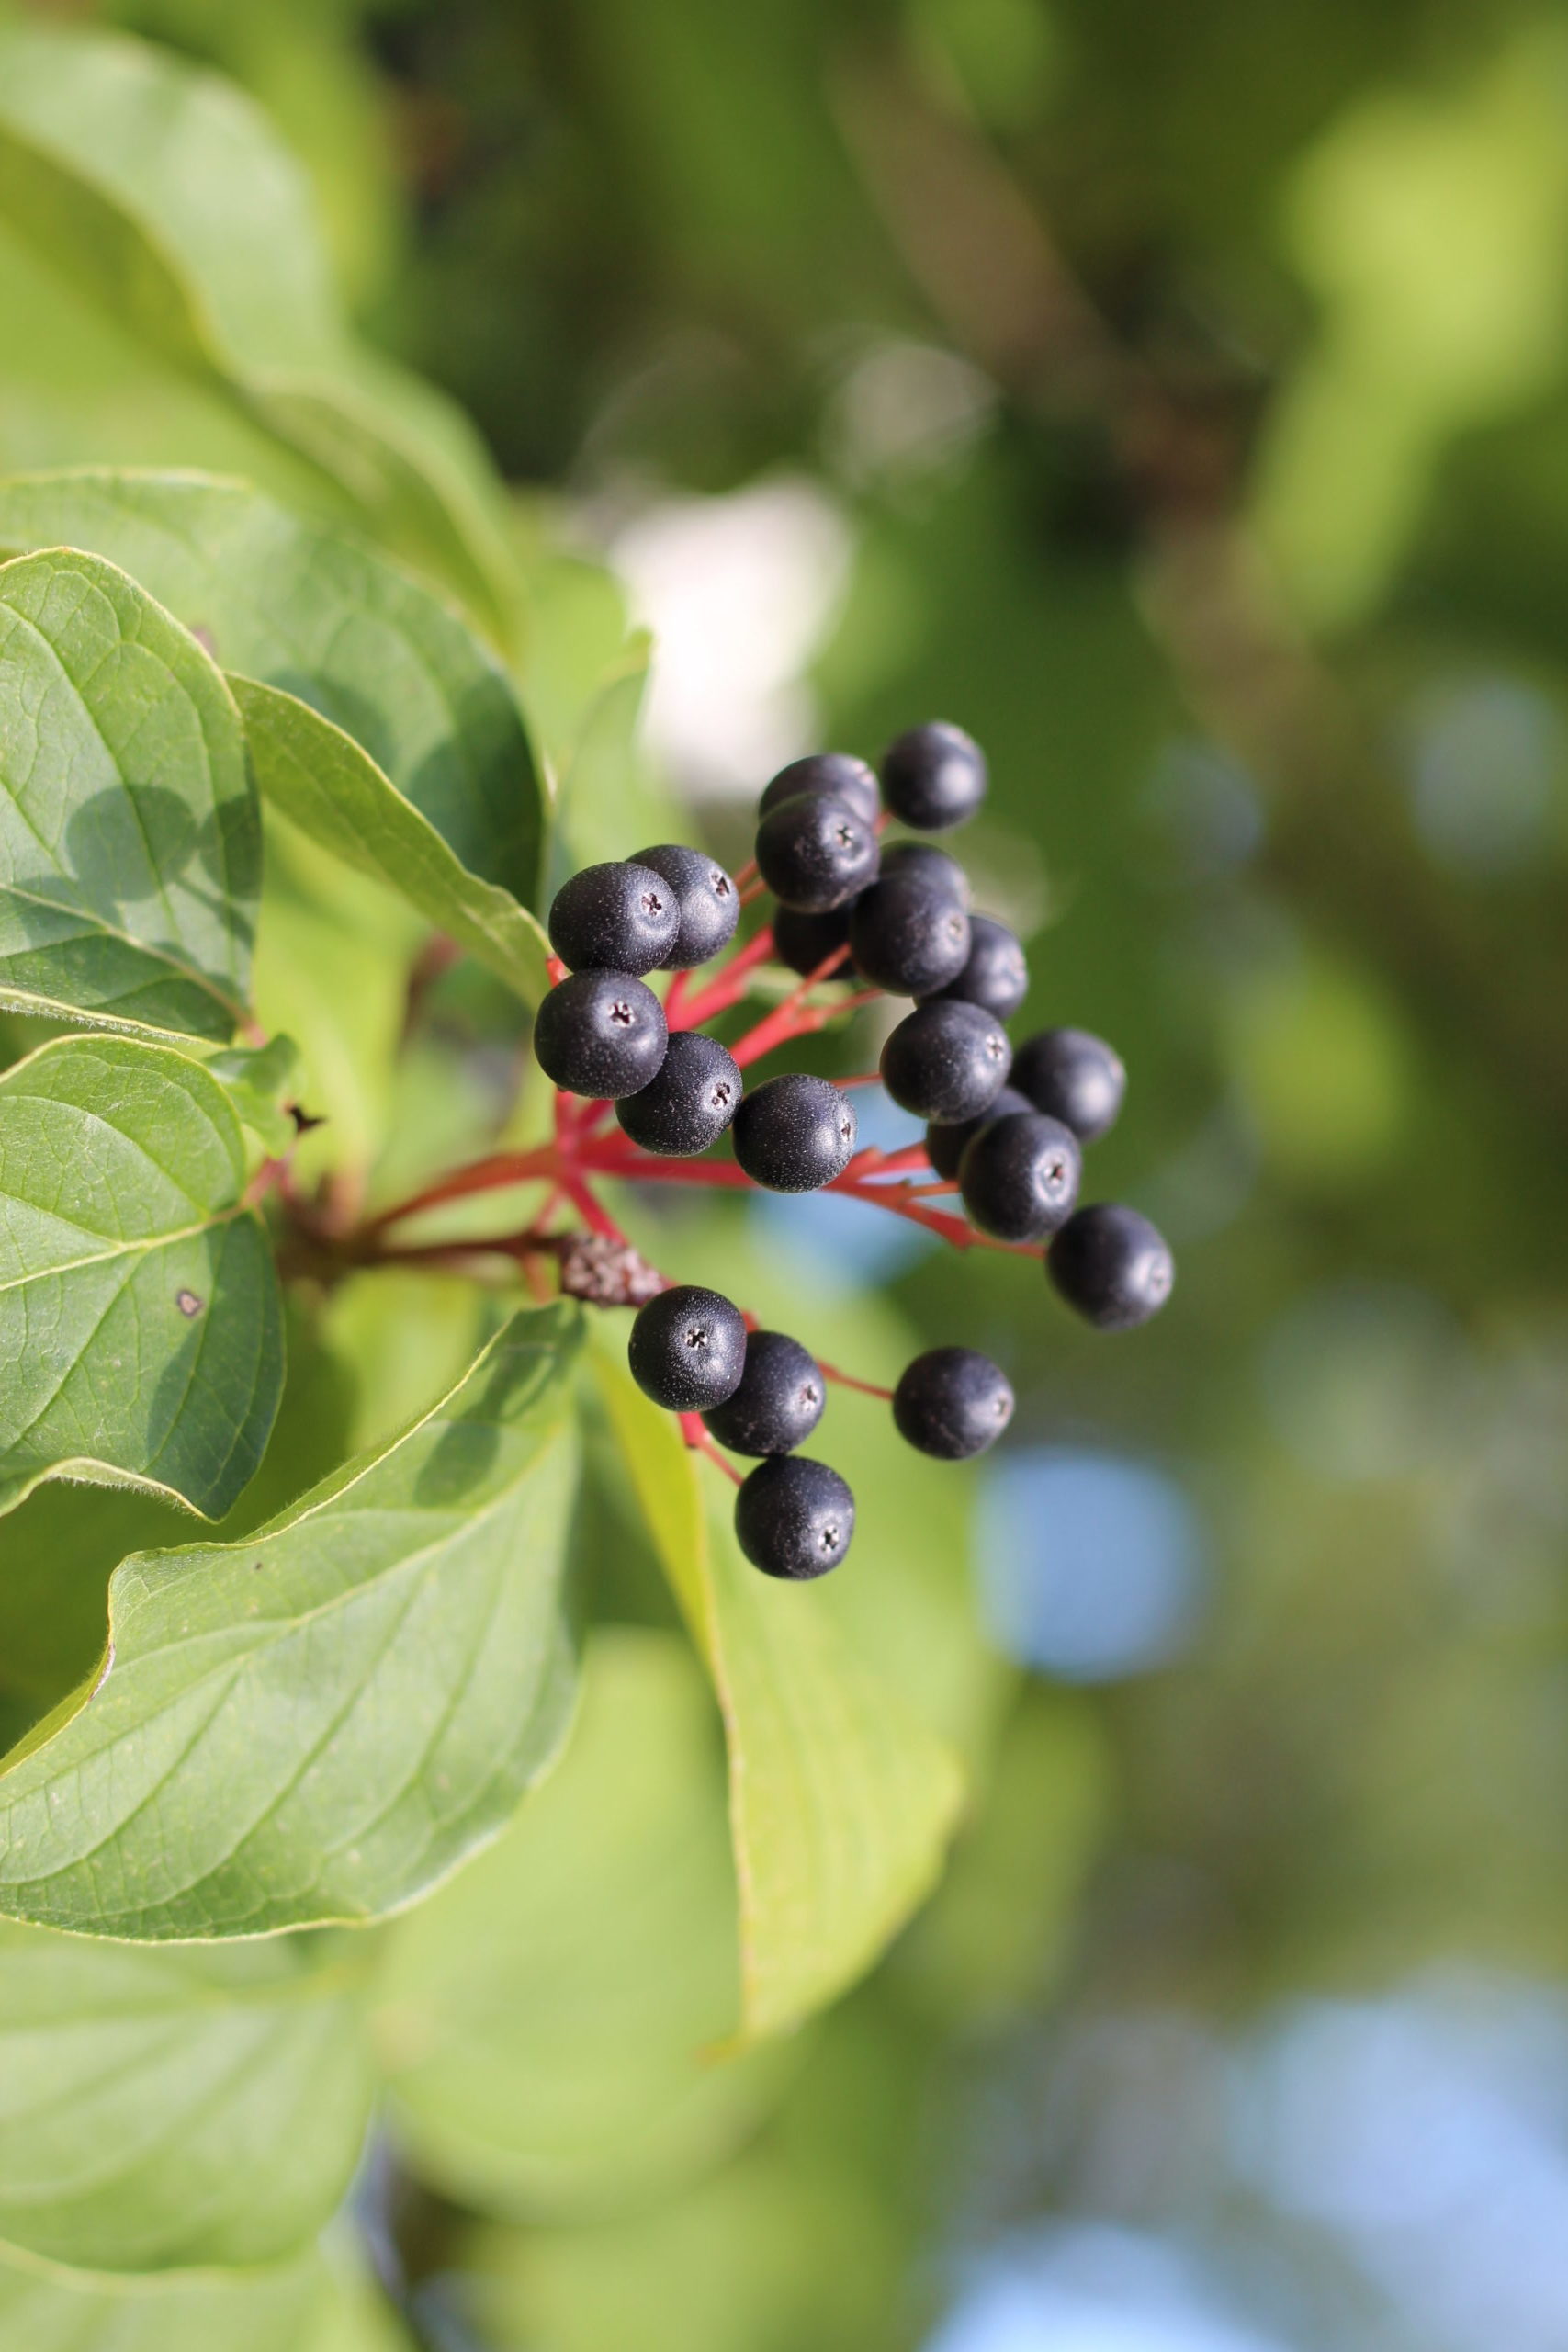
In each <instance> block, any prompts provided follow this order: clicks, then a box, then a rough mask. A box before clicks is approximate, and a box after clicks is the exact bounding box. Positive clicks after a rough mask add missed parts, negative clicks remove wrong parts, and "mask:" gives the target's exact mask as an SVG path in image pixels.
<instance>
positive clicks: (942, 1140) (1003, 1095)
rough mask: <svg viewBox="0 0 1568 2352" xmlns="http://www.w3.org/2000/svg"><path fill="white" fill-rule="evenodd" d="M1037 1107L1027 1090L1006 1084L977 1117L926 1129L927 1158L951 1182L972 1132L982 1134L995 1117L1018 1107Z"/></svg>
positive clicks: (1002, 1116)
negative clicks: (1021, 1090)
mask: <svg viewBox="0 0 1568 2352" xmlns="http://www.w3.org/2000/svg"><path fill="white" fill-rule="evenodd" d="M1033 1108H1034V1105H1033V1103H1032V1102H1031V1101H1030V1100H1029V1097H1028V1095H1027V1094H1021V1093H1020V1092H1019V1091H1018V1090H1017V1088H1016V1087H1013V1086H1004V1087H1003V1088H1002V1091H1001V1092H1000V1093H999V1094H998V1096H997V1098H996V1100H995V1102H994V1103H990V1104H989V1106H988V1107H987V1109H986V1110H984V1111H982V1112H981V1114H980V1115H979V1117H978V1118H977V1119H963V1120H960V1122H959V1123H958V1125H956V1126H953V1125H946V1124H943V1125H936V1124H935V1123H934V1122H933V1124H932V1125H931V1126H929V1127H928V1128H927V1129H926V1158H927V1159H929V1160H930V1161H931V1169H932V1171H933V1173H934V1174H936V1175H938V1176H942V1177H945V1178H946V1179H947V1180H948V1182H952V1180H953V1177H954V1176H956V1175H957V1173H958V1163H959V1161H960V1160H961V1159H963V1157H964V1150H965V1148H966V1147H967V1145H968V1142H969V1138H970V1136H976V1135H978V1134H979V1132H980V1129H981V1128H982V1127H983V1126H985V1125H987V1124H988V1122H989V1121H990V1120H992V1119H1006V1118H1010V1117H1011V1116H1012V1114H1014V1113H1015V1112H1017V1111H1032V1110H1033Z"/></svg>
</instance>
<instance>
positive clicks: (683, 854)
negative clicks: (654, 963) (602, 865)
mask: <svg viewBox="0 0 1568 2352" xmlns="http://www.w3.org/2000/svg"><path fill="white" fill-rule="evenodd" d="M636 863H637V865H646V866H647V867H648V869H649V873H652V874H658V875H661V876H662V877H663V878H664V880H665V881H666V882H667V883H668V884H669V885H670V888H671V890H672V891H673V892H674V894H675V917H676V930H675V944H674V945H673V946H672V947H671V949H670V951H669V953H668V954H667V955H665V956H661V957H660V965H659V968H660V971H661V972H688V971H690V970H691V968H692V967H693V965H694V964H705V963H706V962H707V960H708V958H709V956H716V955H717V954H718V951H719V949H720V948H721V947H728V944H729V943H730V941H731V940H732V939H733V938H734V936H735V926H736V924H737V923H738V922H739V920H740V893H739V890H738V889H737V888H736V887H735V877H734V876H733V875H732V874H727V873H726V872H725V870H724V868H723V866H722V865H719V864H718V863H717V861H716V859H714V858H711V857H705V856H704V854H703V853H702V851H701V850H698V849H683V848H682V846H681V844H680V842H660V844H659V846H658V848H657V849H639V850H638V852H637V858H636Z"/></svg>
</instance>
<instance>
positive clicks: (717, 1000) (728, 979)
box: [664, 929, 773, 1029]
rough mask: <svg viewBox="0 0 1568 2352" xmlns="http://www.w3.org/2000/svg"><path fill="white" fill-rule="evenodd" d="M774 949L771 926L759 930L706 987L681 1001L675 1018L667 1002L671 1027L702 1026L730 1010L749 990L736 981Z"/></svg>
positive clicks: (667, 1020)
mask: <svg viewBox="0 0 1568 2352" xmlns="http://www.w3.org/2000/svg"><path fill="white" fill-rule="evenodd" d="M772 954H773V932H772V930H771V929H768V930H764V931H760V932H759V933H757V936H756V938H755V939H753V940H750V941H748V943H747V944H746V945H745V946H744V947H742V948H741V950H740V952H739V955H736V956H731V957H730V959H729V961H728V964H727V965H726V966H725V967H724V969H723V970H722V971H721V972H719V973H717V974H716V976H715V978H713V979H711V980H710V981H709V982H708V984H707V986H706V988H705V989H698V990H697V992H696V994H695V995H694V996H690V997H686V998H685V999H684V1000H683V1001H682V1003H681V1005H680V1007H679V1008H678V1014H679V1017H678V1018H677V1019H676V1020H674V1021H671V1019H670V1012H669V1008H668V1006H666V1008H665V1013H664V1018H665V1021H666V1022H667V1023H669V1026H670V1027H671V1028H672V1029H700V1028H701V1026H702V1024H703V1023H704V1022H705V1021H712V1020H713V1019H714V1018H715V1017H716V1015H717V1014H718V1013H721V1012H728V1010H729V1008H730V1006H731V1005H732V1004H739V1001H740V999H741V998H742V997H743V996H744V995H745V993H746V991H745V989H743V988H739V987H738V986H737V985H736V983H737V982H738V981H739V980H743V979H744V978H746V976H747V974H748V973H749V972H753V971H755V970H756V968H757V967H758V965H759V964H765V963H766V962H767V960H768V958H769V956H771V955H772Z"/></svg>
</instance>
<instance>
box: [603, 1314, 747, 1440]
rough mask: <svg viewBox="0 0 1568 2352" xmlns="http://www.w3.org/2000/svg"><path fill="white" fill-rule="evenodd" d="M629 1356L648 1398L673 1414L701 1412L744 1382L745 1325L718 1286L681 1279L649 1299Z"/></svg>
mask: <svg viewBox="0 0 1568 2352" xmlns="http://www.w3.org/2000/svg"><path fill="white" fill-rule="evenodd" d="M626 1359H627V1362H628V1363H630V1365H631V1368H632V1378H633V1379H634V1380H635V1381H636V1382H637V1386H638V1387H639V1388H640V1389H641V1390H642V1392H643V1395H644V1396H645V1397H652V1399H653V1401H654V1403H655V1404H656V1405H663V1406H665V1407H667V1408H668V1409H669V1410H670V1411H671V1412H672V1413H703V1412H709V1411H711V1410H712V1408H714V1406H716V1405H722V1404H723V1403H724V1400H725V1398H726V1397H733V1396H734V1394H735V1392H736V1390H737V1389H738V1388H739V1385H740V1375H741V1373H742V1372H743V1371H744V1369H745V1364H746V1326H745V1324H744V1322H743V1321H742V1320H741V1317H740V1311H739V1307H735V1306H731V1305H730V1303H729V1301H728V1299H727V1298H721V1297H720V1295H719V1294H718V1292H717V1291H716V1290H702V1289H699V1288H698V1287H697V1285H696V1284H695V1283H682V1284H681V1285H680V1286H679V1287H678V1288H676V1289H674V1290H664V1291H660V1294H659V1296H658V1297H657V1298H650V1299H649V1303H648V1305H647V1306H645V1307H643V1308H642V1309H641V1310H640V1311H639V1313H638V1315H637V1320H636V1322H635V1323H634V1324H633V1325H632V1332H631V1339H630V1340H629V1341H628V1343H627V1347H626Z"/></svg>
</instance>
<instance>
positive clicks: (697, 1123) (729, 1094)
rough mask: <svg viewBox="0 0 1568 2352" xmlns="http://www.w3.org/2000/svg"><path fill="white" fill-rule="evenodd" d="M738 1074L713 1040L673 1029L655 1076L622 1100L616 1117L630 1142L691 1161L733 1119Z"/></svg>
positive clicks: (693, 1031) (738, 1089)
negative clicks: (657, 1073) (647, 1083)
mask: <svg viewBox="0 0 1568 2352" xmlns="http://www.w3.org/2000/svg"><path fill="white" fill-rule="evenodd" d="M740 1095H741V1083H740V1072H739V1070H738V1069H736V1067H735V1064H734V1063H733V1062H732V1061H731V1060H730V1058H729V1056H728V1054H727V1053H726V1052H725V1050H724V1047H723V1046H721V1045H720V1044H719V1042H718V1039H717V1038H716V1037H707V1036H705V1035H703V1032H702V1031H701V1030H700V1029H677V1030H676V1031H675V1033H674V1035H673V1036H672V1037H671V1040H670V1043H669V1045H668V1046H666V1048H665V1053H664V1061H663V1065H662V1067H661V1068H660V1071H659V1075H658V1076H657V1077H656V1078H655V1079H654V1080H652V1081H651V1082H650V1083H649V1085H647V1086H644V1087H642V1088H640V1089H639V1090H638V1091H637V1093H636V1094H627V1095H625V1096H623V1098H622V1099H621V1101H620V1102H618V1103H616V1105H615V1116H616V1118H617V1119H618V1120H619V1121H620V1123H621V1125H622V1126H623V1127H624V1128H625V1129H626V1133H627V1135H628V1136H630V1137H631V1139H632V1141H633V1143H639V1144H641V1146H642V1148H643V1149H644V1151H656V1152H658V1153H660V1155H661V1157H662V1158H664V1159H694V1157H695V1155H696V1154H697V1153H698V1152H699V1151H706V1149H707V1148H708V1146H709V1144H710V1143H716V1141H717V1140H718V1138H719V1136H721V1135H722V1134H723V1133H724V1131H725V1129H726V1127H727V1126H728V1125H729V1122H730V1121H731V1119H733V1117H734V1116H735V1113H736V1109H737V1106H738V1105H739V1101H740Z"/></svg>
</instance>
